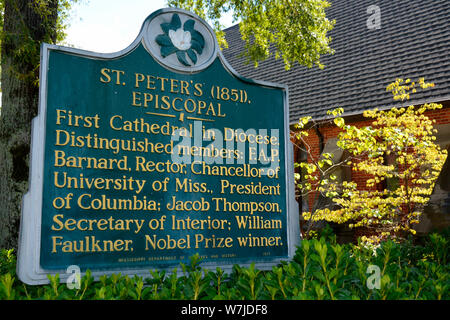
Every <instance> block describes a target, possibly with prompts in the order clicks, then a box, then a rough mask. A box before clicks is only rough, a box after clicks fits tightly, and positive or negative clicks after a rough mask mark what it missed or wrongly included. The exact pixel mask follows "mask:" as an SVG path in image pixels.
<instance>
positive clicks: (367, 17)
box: [223, 0, 450, 233]
mask: <svg viewBox="0 0 450 320" xmlns="http://www.w3.org/2000/svg"><path fill="white" fill-rule="evenodd" d="M329 2H331V7H330V8H328V11H327V16H328V18H329V19H335V20H336V24H335V27H334V29H333V30H332V31H331V32H330V34H329V35H330V36H331V37H332V42H331V47H332V48H333V49H334V50H335V54H334V55H327V56H323V57H322V58H321V62H322V63H323V64H324V65H325V68H324V69H322V70H320V69H318V68H317V67H314V68H311V69H308V68H306V67H303V66H300V65H298V64H297V65H295V66H293V67H292V68H291V69H290V70H289V71H286V70H285V69H284V64H283V61H282V60H281V59H279V60H275V59H274V58H273V57H272V58H270V59H268V60H266V61H263V62H261V63H260V64H259V66H258V68H254V66H253V64H246V63H245V58H242V57H240V54H241V52H242V51H243V47H244V46H243V41H242V40H241V39H240V34H239V27H238V25H236V26H233V27H231V28H229V29H226V30H225V32H226V39H227V41H228V44H229V48H228V49H226V50H224V51H223V54H224V56H225V57H226V59H227V60H228V62H229V63H230V64H231V66H232V67H233V68H234V69H235V70H236V71H237V72H238V73H240V74H241V75H243V76H244V77H248V78H253V79H258V80H265V81H270V82H277V83H283V84H286V85H288V87H289V104H290V119H289V120H290V123H291V125H294V124H295V123H297V121H298V119H299V118H301V117H304V116H312V117H313V119H315V120H316V121H321V120H325V119H326V118H327V114H326V111H327V110H330V109H334V108H337V107H342V108H344V110H345V113H344V117H345V120H346V123H348V124H353V125H357V126H364V125H367V124H369V123H370V121H367V119H365V118H363V116H362V113H363V111H364V110H367V109H373V108H376V107H377V108H379V109H390V108H392V107H394V106H396V107H398V106H401V105H402V103H400V102H394V100H393V99H392V94H391V93H390V92H386V86H387V85H388V84H389V83H391V82H393V81H395V79H396V78H403V79H407V78H410V79H412V80H418V78H420V77H424V78H425V80H426V82H433V83H435V86H434V88H430V89H427V90H424V91H422V90H419V91H418V92H417V93H416V94H414V95H412V96H411V99H410V100H409V101H408V102H407V105H421V104H423V103H431V102H435V103H441V104H442V105H443V108H442V109H439V110H437V111H432V112H428V113H426V115H427V116H429V117H430V118H431V119H435V120H436V125H435V128H436V129H437V130H438V134H437V143H439V145H440V146H441V147H442V148H443V149H446V150H448V152H449V153H450V1H447V0H410V1H403V0H394V1H392V0H379V1H368V0H331V1H329ZM373 5H375V6H377V8H378V9H379V11H378V12H379V18H380V20H379V21H378V22H379V25H377V26H375V27H374V26H373V20H372V18H373V16H372V14H373V11H371V9H369V7H371V6H373ZM368 9H369V10H368ZM337 133H338V130H337V128H336V127H334V126H333V127H330V126H326V125H323V126H320V127H319V130H317V131H315V132H313V134H311V135H310V141H311V145H312V146H313V147H314V151H315V153H316V155H317V156H318V155H320V153H321V152H324V151H325V152H326V151H327V150H331V149H334V148H333V147H335V143H336V136H337ZM335 156H336V155H335ZM337 156H342V155H339V154H338V155H337ZM449 158H450V157H448V158H447V161H446V163H445V164H444V167H443V170H442V172H441V175H440V177H439V179H438V181H437V183H436V186H435V189H434V192H433V195H432V196H431V199H430V201H429V203H428V205H427V207H426V208H425V214H424V215H422V217H421V221H420V224H419V225H418V226H417V227H416V229H417V231H418V232H419V233H420V232H429V231H431V230H432V229H434V228H444V227H447V226H449V225H450V161H449ZM295 159H296V162H301V161H305V155H304V154H302V153H301V152H298V150H295ZM335 160H338V159H335ZM341 174H344V175H346V176H347V178H348V177H349V175H350V178H351V179H352V180H353V181H356V182H359V184H362V183H363V182H364V181H365V180H366V179H367V177H365V176H363V175H361V174H358V173H355V172H349V171H345V172H344V171H343V172H342V173H341ZM302 201H303V207H304V208H305V207H306V206H307V205H311V204H312V203H311V202H313V201H320V200H319V199H317V197H316V198H312V197H310V198H309V199H303V200H302ZM300 207H301V206H300Z"/></svg>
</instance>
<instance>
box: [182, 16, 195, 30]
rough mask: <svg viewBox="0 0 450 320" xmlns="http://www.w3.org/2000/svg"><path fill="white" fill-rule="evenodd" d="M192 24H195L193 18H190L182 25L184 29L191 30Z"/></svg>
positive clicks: (192, 28)
mask: <svg viewBox="0 0 450 320" xmlns="http://www.w3.org/2000/svg"><path fill="white" fill-rule="evenodd" d="M194 24H195V21H194V20H192V19H189V20H187V21H186V22H185V23H184V26H183V29H184V31H191V32H192V31H194Z"/></svg>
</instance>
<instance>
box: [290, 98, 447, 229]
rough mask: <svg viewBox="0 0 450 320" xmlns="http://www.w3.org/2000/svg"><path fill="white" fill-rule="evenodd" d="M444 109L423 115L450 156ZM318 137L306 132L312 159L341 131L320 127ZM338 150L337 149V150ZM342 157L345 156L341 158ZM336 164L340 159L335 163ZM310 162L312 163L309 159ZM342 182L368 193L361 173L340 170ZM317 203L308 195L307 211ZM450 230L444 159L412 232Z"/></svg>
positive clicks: (357, 123) (362, 122)
mask: <svg viewBox="0 0 450 320" xmlns="http://www.w3.org/2000/svg"><path fill="white" fill-rule="evenodd" d="M444 106H447V107H445V108H444V109H438V110H434V111H429V112H427V113H425V115H427V116H428V117H429V118H430V119H434V120H435V121H436V123H435V128H436V129H437V130H438V133H437V135H436V137H437V140H436V142H437V143H438V144H439V145H440V146H441V148H442V149H446V150H448V153H449V154H450V107H448V106H449V105H448V103H446V104H444ZM372 121H373V120H365V119H364V120H361V118H359V119H354V120H352V119H346V123H347V124H350V125H355V126H356V127H359V128H360V127H363V126H367V125H370V124H371V123H372ZM319 131H320V135H321V136H322V137H320V136H319V135H318V134H317V133H316V131H315V130H309V131H308V134H309V136H308V137H307V138H306V139H307V142H308V144H309V146H311V150H312V154H313V155H314V157H319V156H320V141H321V140H322V141H323V145H322V147H323V148H324V149H325V150H324V152H329V151H331V149H332V148H330V146H331V145H335V143H336V140H337V139H336V137H337V135H338V133H339V131H340V129H339V128H337V127H336V126H334V125H323V126H321V127H320V128H319ZM336 148H337V146H336ZM344 156H345V155H344ZM294 157H295V159H297V160H296V162H300V159H301V154H300V151H299V149H298V148H295V147H294ZM336 160H339V159H336ZM308 161H311V159H308ZM339 174H340V175H341V177H342V178H344V179H346V180H352V181H355V182H356V183H357V184H358V187H359V188H360V189H365V190H367V187H366V186H365V185H366V181H367V179H370V178H371V176H370V175H368V174H366V173H363V172H360V171H358V172H355V171H353V170H343V171H342V172H340V173H339ZM374 188H376V189H379V190H380V189H382V188H384V186H383V185H382V184H379V185H377V186H375V187H374ZM318 200H319V196H318V194H310V195H309V197H308V199H307V200H305V199H303V201H308V204H309V208H312V207H313V205H314V203H315V202H316V201H318ZM303 208H304V210H306V208H307V207H306V206H305V204H303ZM449 226H450V157H447V160H446V163H445V164H444V167H443V170H442V172H441V175H440V177H439V179H438V180H437V182H436V185H435V189H434V192H433V194H432V196H431V197H430V201H429V203H428V205H427V206H426V208H425V209H424V214H423V215H422V217H421V220H420V223H419V224H418V225H416V226H415V229H416V230H417V232H418V233H419V234H425V233H428V232H430V231H432V230H435V229H444V228H447V227H449Z"/></svg>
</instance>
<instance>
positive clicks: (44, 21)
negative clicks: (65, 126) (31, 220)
mask: <svg viewBox="0 0 450 320" xmlns="http://www.w3.org/2000/svg"><path fill="white" fill-rule="evenodd" d="M37 3H38V1H36V0H5V9H4V15H3V17H4V21H3V32H2V33H3V37H2V43H1V57H2V62H1V85H2V105H1V115H0V248H16V247H17V239H18V232H19V221H20V210H21V202H22V196H23V194H24V193H25V192H26V191H27V189H28V171H29V163H28V162H29V158H30V157H29V152H30V142H31V120H32V119H33V117H35V116H36V115H37V111H38V96H39V85H38V83H39V81H38V80H39V57H40V44H41V43H42V42H44V41H45V42H54V41H55V39H56V20H57V8H58V1H57V0H50V1H48V3H47V4H46V5H45V7H42V2H41V4H40V7H39V6H38V5H37Z"/></svg>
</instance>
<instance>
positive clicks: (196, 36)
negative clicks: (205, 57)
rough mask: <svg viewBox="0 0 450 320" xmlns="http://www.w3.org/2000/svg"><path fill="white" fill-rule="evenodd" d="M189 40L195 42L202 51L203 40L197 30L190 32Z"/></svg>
mask: <svg viewBox="0 0 450 320" xmlns="http://www.w3.org/2000/svg"><path fill="white" fill-rule="evenodd" d="M191 38H192V40H194V41H197V42H198V43H199V45H200V46H201V47H202V49H203V48H204V47H205V38H203V36H202V34H201V33H200V32H198V31H197V30H192V31H191Z"/></svg>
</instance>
